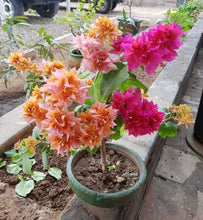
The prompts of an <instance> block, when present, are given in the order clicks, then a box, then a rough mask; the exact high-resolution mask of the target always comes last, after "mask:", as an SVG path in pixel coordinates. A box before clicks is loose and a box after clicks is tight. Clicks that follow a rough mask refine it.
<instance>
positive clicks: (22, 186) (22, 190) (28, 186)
mask: <svg viewBox="0 0 203 220" xmlns="http://www.w3.org/2000/svg"><path fill="white" fill-rule="evenodd" d="M34 187H35V183H34V181H33V180H24V179H21V181H20V183H18V184H17V185H16V187H15V192H16V193H17V194H18V195H19V196H22V197H26V196H27V195H28V194H29V193H30V192H31V191H32V190H33V189H34Z"/></svg>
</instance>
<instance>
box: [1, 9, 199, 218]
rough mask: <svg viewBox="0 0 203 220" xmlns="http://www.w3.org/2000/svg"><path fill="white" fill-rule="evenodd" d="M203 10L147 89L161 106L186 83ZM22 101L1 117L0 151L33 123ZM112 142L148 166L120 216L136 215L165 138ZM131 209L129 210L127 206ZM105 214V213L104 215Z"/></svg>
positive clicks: (176, 96) (177, 97) (177, 99)
mask: <svg viewBox="0 0 203 220" xmlns="http://www.w3.org/2000/svg"><path fill="white" fill-rule="evenodd" d="M202 27H203V12H201V14H200V16H199V18H198V20H197V22H196V24H195V26H194V27H193V29H192V30H191V31H190V32H189V34H188V35H187V37H186V38H185V41H184V45H183V46H182V47H181V48H180V50H179V51H178V54H179V56H178V58H177V59H176V60H174V61H173V62H171V63H168V64H167V66H166V67H165V69H164V71H162V73H161V74H160V75H159V77H158V78H157V79H156V81H155V82H154V83H153V85H152V86H151V87H150V89H149V95H150V97H151V99H153V100H154V101H155V102H156V103H157V104H158V105H159V106H160V107H162V106H170V105H171V104H173V103H176V104H178V103H179V102H180V99H181V96H182V94H183V92H184V91H185V89H186V87H187V82H188V79H189V76H190V73H191V70H192V67H193V65H194V62H195V59H196V56H197V54H198V50H199V47H200V43H201V41H202V40H203V39H202ZM20 109H22V105H21V106H19V107H17V108H16V109H14V110H12V111H11V112H8V113H7V114H5V115H3V116H2V117H0V130H1V133H0V155H1V154H2V153H3V152H4V151H5V150H7V149H8V148H9V147H11V146H12V145H13V144H14V143H15V142H16V141H17V140H18V139H20V138H22V137H23V136H24V135H25V134H26V133H27V132H28V133H30V132H31V130H32V128H33V127H34V123H32V124H31V125H30V126H28V125H26V124H25V122H22V118H21V113H20V112H19V110H20ZM115 143H118V144H123V145H124V146H126V147H129V148H131V149H133V150H135V151H136V152H137V153H138V154H139V155H140V156H141V157H142V158H143V160H144V161H145V163H146V166H147V172H148V175H147V180H146V182H145V185H144V186H143V187H142V189H141V190H140V194H139V196H138V197H136V199H135V200H134V201H132V202H131V203H130V204H128V207H127V211H126V207H125V210H123V211H125V213H124V215H123V216H124V217H123V219H128V220H130V219H136V217H137V215H138V213H139V208H140V206H141V203H142V199H143V196H144V194H145V192H146V190H147V188H148V186H149V184H150V182H151V179H152V176H153V172H154V170H155V167H156V165H157V163H158V161H159V157H160V155H161V152H162V147H163V144H164V140H162V139H161V138H160V137H158V135H157V133H155V134H153V135H145V136H142V137H139V138H134V137H131V136H128V135H125V136H124V137H123V138H121V139H120V140H119V141H116V142H115ZM130 209H131V210H133V211H132V212H129V210H130ZM107 218H108V217H107Z"/></svg>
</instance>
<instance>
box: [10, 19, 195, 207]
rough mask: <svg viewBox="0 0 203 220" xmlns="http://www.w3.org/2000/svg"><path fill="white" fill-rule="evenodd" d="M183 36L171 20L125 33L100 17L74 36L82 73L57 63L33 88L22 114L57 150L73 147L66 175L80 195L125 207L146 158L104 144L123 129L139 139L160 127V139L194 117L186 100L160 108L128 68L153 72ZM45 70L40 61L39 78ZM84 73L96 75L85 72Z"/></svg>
mask: <svg viewBox="0 0 203 220" xmlns="http://www.w3.org/2000/svg"><path fill="white" fill-rule="evenodd" d="M183 33H184V32H183V31H182V30H181V27H180V26H179V25H177V24H175V23H173V24H172V25H169V24H165V25H163V24H159V25H157V27H154V28H151V29H150V30H149V32H144V33H143V34H142V35H141V36H138V37H137V38H133V37H132V36H131V35H126V36H124V37H123V36H122V33H121V31H119V30H118V28H117V26H116V24H114V23H113V22H112V21H111V20H109V19H108V18H107V17H100V18H98V20H97V21H96V22H95V23H94V25H93V26H91V27H90V28H89V30H88V31H87V33H86V34H82V35H78V36H76V37H75V38H74V42H75V44H76V46H77V48H79V49H80V51H81V52H82V54H83V60H82V63H81V68H80V69H81V72H80V73H79V72H77V71H76V69H71V70H69V71H68V70H66V69H65V68H64V67H63V66H60V68H59V67H58V66H57V65H56V64H55V65H54V66H53V65H52V69H51V72H50V74H49V76H44V77H43V79H44V83H43V84H41V87H35V88H34V91H33V92H32V95H31V97H30V98H29V99H28V101H27V102H26V104H25V106H24V107H23V111H24V117H25V118H26V119H27V120H28V121H30V120H33V119H35V120H36V124H37V126H38V127H39V129H41V131H43V133H46V135H47V141H48V142H49V143H50V146H51V149H52V150H57V151H58V153H59V154H62V155H63V154H64V153H66V154H67V153H68V152H71V154H72V156H73V157H71V158H70V160H69V162H68V166H67V173H68V177H69V181H70V185H71V186H72V188H73V190H74V192H75V193H76V194H77V195H78V196H79V197H80V198H81V199H82V200H84V201H86V202H89V203H90V204H93V205H96V206H101V207H115V206H120V205H122V204H123V203H125V202H128V201H129V200H130V199H131V198H132V197H134V195H135V193H136V191H137V190H138V189H139V187H140V186H141V185H142V183H143V181H144V179H145V176H146V170H145V167H144V163H143V162H142V160H141V159H140V157H139V156H137V155H136V153H134V152H133V151H129V150H127V149H124V148H123V147H120V146H117V145H114V144H109V143H108V144H107V142H109V141H110V140H112V139H119V138H121V137H122V135H123V134H124V133H125V132H128V133H129V135H134V136H135V137H137V136H139V135H145V134H151V133H153V132H154V131H157V130H158V131H159V134H160V135H161V136H162V137H163V138H165V137H166V136H174V135H175V134H176V132H177V125H180V124H183V123H184V124H186V126H187V124H189V123H191V122H192V115H191V113H190V107H188V106H186V105H180V106H175V105H173V106H171V107H168V108H164V109H162V110H159V109H158V106H157V105H156V104H154V102H153V101H148V100H147V98H146V92H147V88H146V87H145V86H144V84H142V83H141V82H140V81H139V80H137V79H136V76H135V75H134V74H133V73H132V72H131V70H133V69H135V68H138V67H139V66H141V67H142V68H143V69H144V70H145V71H146V73H147V74H148V75H150V74H153V72H154V71H155V69H156V68H157V67H158V65H159V64H162V62H163V61H171V60H173V59H175V57H176V56H177V53H176V49H178V48H179V47H180V46H181V45H182V42H181V41H180V40H179V38H180V37H181V36H182V34H183ZM112 54H113V55H114V56H111V55H112ZM14 58H15V59H14ZM10 59H11V61H12V62H11V65H13V66H15V67H16V68H20V70H22V68H21V65H23V67H24V68H25V67H26V66H27V69H28V70H30V68H31V67H33V65H32V64H30V63H29V62H28V64H27V62H26V60H24V59H22V57H21V60H23V63H22V64H21V62H19V59H18V57H17V56H14V55H12V56H11V58H10ZM14 61H16V62H14ZM25 64H27V65H25ZM47 65H48V64H47ZM40 68H42V65H39V66H38V65H35V72H37V73H40V76H42V75H43V71H40ZM46 69H47V68H46ZM86 72H91V73H92V74H91V75H93V77H92V78H88V77H89V76H90V75H88V77H84V75H85V73H86ZM83 73H84V74H83ZM86 76H87V75H86ZM81 78H83V79H81ZM35 82H36V81H35ZM176 122H177V123H176ZM176 124H177V125H176ZM86 150H87V151H86ZM126 167H127V170H126V169H125V168H126ZM95 178H97V179H95Z"/></svg>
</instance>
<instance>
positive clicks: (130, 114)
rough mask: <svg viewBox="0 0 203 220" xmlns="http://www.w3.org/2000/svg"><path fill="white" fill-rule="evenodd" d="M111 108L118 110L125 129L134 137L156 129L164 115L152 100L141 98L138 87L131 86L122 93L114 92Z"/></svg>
mask: <svg viewBox="0 0 203 220" xmlns="http://www.w3.org/2000/svg"><path fill="white" fill-rule="evenodd" d="M119 97H120V98H119ZM119 99H120V100H121V102H120V103H119ZM113 108H116V109H118V110H119V111H120V115H121V118H122V119H123V120H124V121H125V129H127V130H128V131H129V134H132V135H134V136H135V137H137V136H139V135H145V134H151V133H152V132H154V131H157V130H158V127H159V126H160V124H161V122H162V120H163V117H164V115H165V114H164V113H163V112H159V111H158V106H157V105H155V104H154V103H153V102H149V101H147V100H146V99H142V97H141V91H140V89H135V90H134V89H133V88H132V87H131V88H129V90H128V91H125V92H123V93H119V92H116V93H114V96H113Z"/></svg>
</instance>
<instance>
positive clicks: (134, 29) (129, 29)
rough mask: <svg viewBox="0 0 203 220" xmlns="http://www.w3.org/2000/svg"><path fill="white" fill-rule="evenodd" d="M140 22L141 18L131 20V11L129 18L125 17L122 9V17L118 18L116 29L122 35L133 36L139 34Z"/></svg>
mask: <svg viewBox="0 0 203 220" xmlns="http://www.w3.org/2000/svg"><path fill="white" fill-rule="evenodd" d="M142 20H143V19H141V18H132V17H131V11H130V17H127V16H126V12H125V10H124V9H123V17H119V18H118V28H119V29H120V30H121V31H122V32H123V35H126V34H132V35H133V36H134V35H136V34H137V33H138V32H139V30H140V22H141V21H142Z"/></svg>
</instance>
